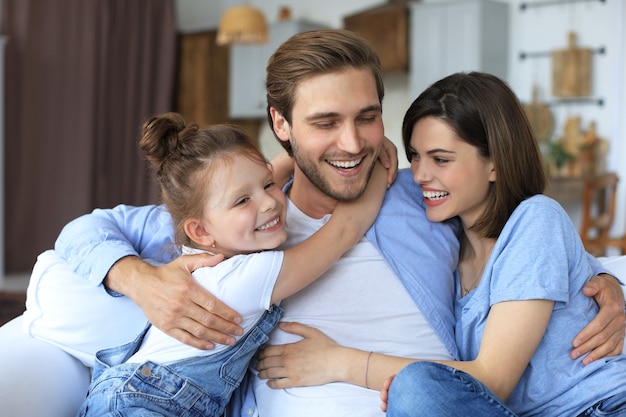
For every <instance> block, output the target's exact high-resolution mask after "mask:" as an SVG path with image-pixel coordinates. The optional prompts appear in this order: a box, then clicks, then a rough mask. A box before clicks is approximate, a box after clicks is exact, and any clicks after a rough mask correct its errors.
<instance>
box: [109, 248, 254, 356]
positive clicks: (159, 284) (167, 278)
mask: <svg viewBox="0 0 626 417" xmlns="http://www.w3.org/2000/svg"><path fill="white" fill-rule="evenodd" d="M222 260H223V256H222V255H210V254H198V255H183V256H181V257H179V258H178V259H176V260H174V261H172V262H171V263H169V264H167V265H164V266H161V267H155V266H152V265H150V264H148V263H146V262H144V261H143V260H141V259H139V258H137V257H132V256H129V257H126V258H123V259H121V260H120V261H118V262H117V263H116V264H115V265H114V266H113V267H112V268H111V270H110V271H109V273H108V275H107V277H106V278H105V280H104V284H105V286H106V287H107V288H109V289H111V290H113V291H116V292H119V293H121V294H124V295H126V296H128V297H129V298H131V299H132V300H133V301H134V302H135V304H137V305H138V306H139V307H140V308H141V309H142V310H143V312H144V314H145V315H146V317H147V318H148V320H150V322H151V323H152V324H153V325H154V326H156V327H158V328H159V329H161V330H163V331H164V332H165V333H167V334H168V335H170V336H172V337H174V338H176V339H177V340H179V341H181V342H182V343H185V344H187V345H190V346H193V347H196V348H198V349H213V348H214V347H215V343H220V344H224V345H234V344H235V338H234V337H232V336H231V335H241V334H243V330H242V329H241V328H240V327H239V326H238V325H237V324H238V323H241V317H240V316H239V314H237V312H235V311H234V310H232V309H231V308H229V307H228V306H227V305H225V304H224V303H222V302H221V301H220V300H218V299H217V298H215V297H214V296H213V295H212V294H210V293H209V292H208V291H206V290H205V289H204V288H203V287H202V286H201V285H200V284H198V283H197V282H196V280H194V279H193V278H192V276H191V273H192V272H193V271H194V270H196V269H197V268H200V267H204V266H215V265H217V264H218V263H219V262H221V261H222Z"/></svg>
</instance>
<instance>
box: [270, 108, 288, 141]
mask: <svg viewBox="0 0 626 417" xmlns="http://www.w3.org/2000/svg"><path fill="white" fill-rule="evenodd" d="M270 115H271V116H272V127H273V129H274V133H275V134H276V137H278V139H280V140H282V141H283V142H287V141H289V138H290V137H291V135H290V128H289V122H287V119H285V118H284V117H283V115H282V114H281V113H280V112H279V111H278V110H276V109H275V108H274V107H270Z"/></svg>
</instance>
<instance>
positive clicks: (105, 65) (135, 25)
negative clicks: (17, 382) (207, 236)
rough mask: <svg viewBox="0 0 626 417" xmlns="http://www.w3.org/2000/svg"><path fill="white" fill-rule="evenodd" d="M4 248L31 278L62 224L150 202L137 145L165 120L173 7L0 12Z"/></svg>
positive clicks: (24, 7) (7, 0)
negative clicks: (0, 38)
mask: <svg viewBox="0 0 626 417" xmlns="http://www.w3.org/2000/svg"><path fill="white" fill-rule="evenodd" d="M1 17H2V22H1V26H0V32H1V33H2V34H4V35H7V36H8V38H9V39H8V43H7V47H6V55H5V62H6V69H5V71H6V72H5V88H6V90H5V108H6V114H5V155H6V161H5V230H6V236H5V247H6V253H5V258H6V261H5V262H6V269H7V271H8V272H23V271H29V270H30V269H31V268H32V265H33V263H34V262H35V259H36V257H37V255H38V254H39V253H40V252H42V251H43V250H46V249H49V248H51V247H53V244H54V240H55V238H56V236H57V235H58V233H59V231H60V230H61V228H62V227H63V225H64V224H65V223H67V222H68V221H70V220H71V219H73V218H75V217H77V216H79V215H81V214H84V213H87V212H89V211H91V210H92V209H94V208H96V207H111V206H113V205H116V204H119V203H126V204H134V205H140V204H146V203H151V202H155V201H156V195H157V193H156V191H155V187H154V185H153V182H152V180H151V175H150V173H149V171H148V169H147V164H146V163H145V161H144V159H143V156H142V155H140V154H139V152H138V151H137V139H138V134H139V131H140V127H141V124H142V123H143V121H144V120H145V118H146V117H148V116H150V115H153V114H157V113H160V112H163V111H168V110H170V109H171V108H172V99H173V94H174V93H173V89H174V81H175V74H174V72H175V61H176V29H175V16H174V4H173V0H87V1H86V0H2V12H1Z"/></svg>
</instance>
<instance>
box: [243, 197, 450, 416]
mask: <svg viewBox="0 0 626 417" xmlns="http://www.w3.org/2000/svg"><path fill="white" fill-rule="evenodd" d="M329 218H330V216H326V217H324V218H323V219H320V220H316V219H311V218H309V217H307V216H306V215H304V214H303V213H302V212H301V211H300V210H299V209H298V208H297V207H296V206H295V205H294V204H293V203H291V201H289V207H288V210H287V226H288V230H289V240H288V241H287V243H286V245H285V247H290V246H293V245H296V244H298V243H300V242H301V241H303V240H304V239H306V238H307V237H309V236H310V235H311V234H313V233H314V232H315V231H316V230H318V229H319V228H320V227H322V226H323V225H324V223H326V222H327V221H328V219H329ZM285 247H283V249H284V248H285ZM314 261H315V258H312V259H311V262H314ZM281 307H282V308H283V309H284V310H285V313H284V315H283V318H282V321H286V322H299V323H303V324H306V325H309V326H312V327H315V328H317V329H319V330H321V331H323V332H324V333H325V334H327V335H328V336H329V337H331V338H332V339H333V340H335V341H336V342H337V343H339V344H340V345H343V346H349V347H354V348H357V349H362V350H365V351H374V352H378V353H384V354H390V355H397V356H401V357H409V358H423V359H442V360H450V359H452V357H451V355H450V353H449V352H448V350H447V349H446V348H445V346H444V345H443V343H442V342H441V341H440V339H439V338H438V337H437V335H436V334H435V332H434V331H433V329H432V327H431V326H430V325H429V323H428V322H427V321H426V320H425V319H424V317H423V316H422V314H421V312H420V311H419V310H418V308H417V307H416V305H415V303H414V302H413V300H412V299H411V297H410V296H409V294H408V293H407V291H406V289H405V288H404V286H403V285H402V282H400V280H399V279H398V277H397V276H396V274H395V273H394V272H393V271H392V269H391V268H390V267H389V266H388V264H387V262H386V261H385V259H384V258H383V256H382V255H381V254H380V253H379V252H378V250H377V249H376V248H375V247H374V246H373V245H372V244H371V243H369V242H368V241H367V239H365V238H363V239H361V241H360V242H359V243H358V244H357V245H355V246H354V247H353V248H352V249H351V250H349V251H348V252H346V253H345V255H344V256H343V257H342V258H341V259H340V260H339V261H338V262H337V263H336V264H335V265H333V266H332V267H331V268H330V269H329V270H328V271H327V272H326V273H325V274H324V275H323V276H322V277H321V278H319V279H318V280H317V281H315V282H314V283H312V284H311V285H309V286H308V287H306V288H305V289H303V290H302V291H300V292H299V293H297V294H295V295H293V296H291V297H289V298H287V299H285V300H283V302H282V303H281ZM298 339H299V337H298V336H295V335H291V334H288V333H285V332H283V331H281V330H280V329H278V328H276V329H274V331H273V332H272V333H271V337H270V341H269V343H270V344H283V343H290V342H294V341H296V340H298ZM363 372H364V376H365V369H363ZM266 382H267V381H266V380H261V379H259V378H258V377H256V375H255V378H253V381H252V383H253V387H254V393H255V397H256V403H257V406H258V410H250V413H252V414H254V413H255V412H256V411H258V415H259V416H260V417H286V416H298V417H307V416H310V417H320V416H324V417H333V416H337V417H338V416H359V417H369V416H372V417H374V416H378V417H380V416H383V415H384V413H382V412H381V411H380V398H379V392H378V391H377V390H371V389H366V388H362V387H359V386H355V385H351V384H346V383H330V384H326V385H323V386H315V387H299V388H290V389H279V390H275V389H271V388H269V387H268V386H267V384H266Z"/></svg>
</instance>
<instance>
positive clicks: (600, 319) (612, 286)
mask: <svg viewBox="0 0 626 417" xmlns="http://www.w3.org/2000/svg"><path fill="white" fill-rule="evenodd" d="M583 294H585V295H586V296H588V297H593V298H594V299H595V300H596V303H598V305H599V306H600V311H599V312H598V315H597V316H596V317H595V318H594V319H593V320H592V321H591V322H590V323H589V324H588V325H587V326H586V327H585V328H584V329H583V330H581V331H580V333H578V334H577V335H576V337H575V338H574V340H573V342H572V345H573V346H574V349H573V350H572V351H571V353H570V357H571V358H572V359H577V358H579V357H580V356H582V355H584V354H586V353H587V352H590V353H589V355H587V356H586V357H585V358H584V359H583V365H588V364H590V363H591V362H593V361H595V360H598V359H600V358H603V357H605V356H613V355H618V354H620V353H621V352H622V349H623V347H624V330H625V321H626V318H625V317H626V316H625V315H624V293H623V291H622V289H621V286H620V285H619V282H617V280H616V279H615V278H613V277H612V276H610V275H607V274H600V275H596V276H594V277H593V278H592V279H591V280H590V281H589V282H588V283H587V285H585V287H584V288H583Z"/></svg>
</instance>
